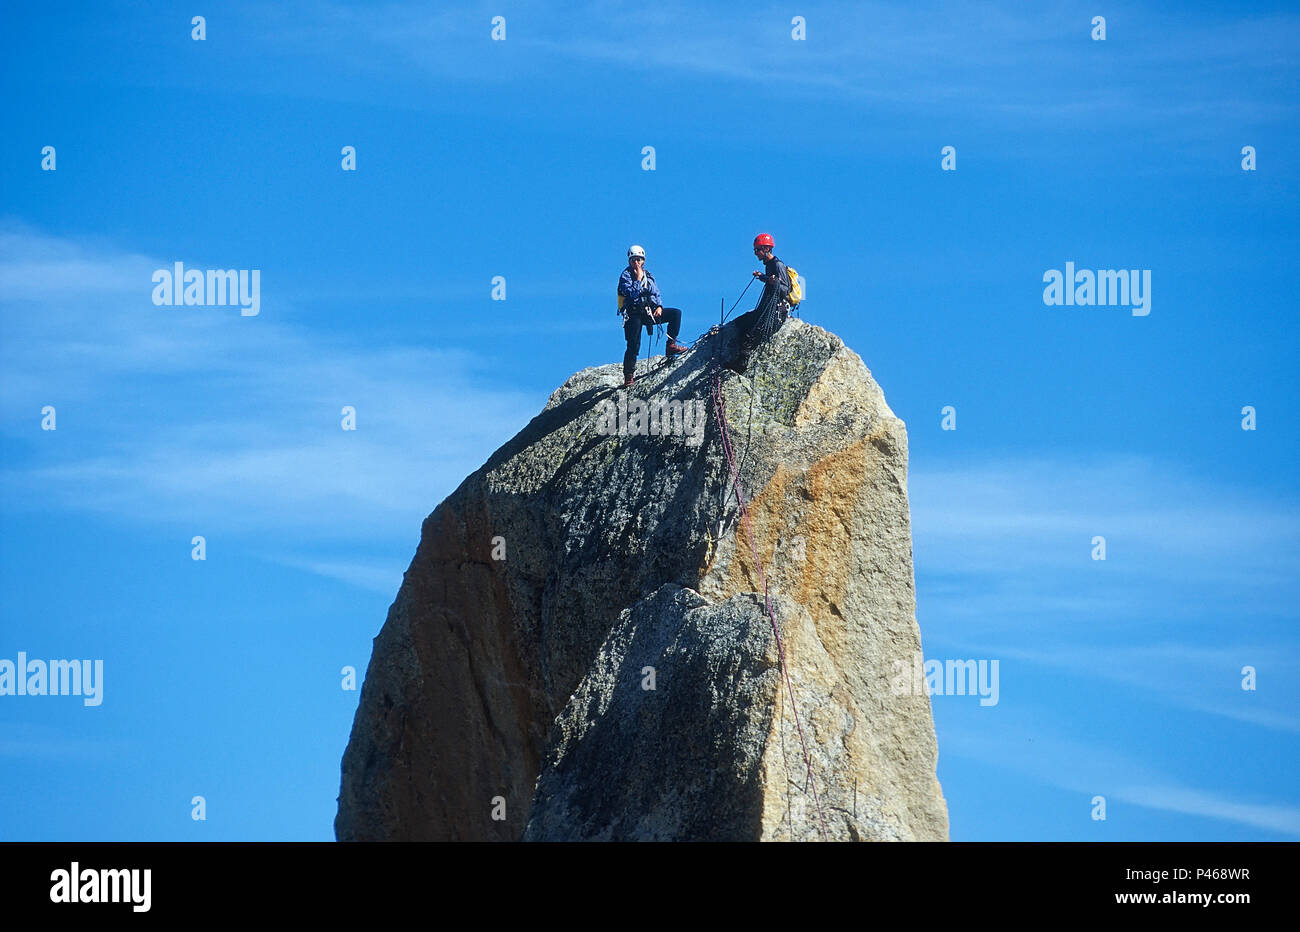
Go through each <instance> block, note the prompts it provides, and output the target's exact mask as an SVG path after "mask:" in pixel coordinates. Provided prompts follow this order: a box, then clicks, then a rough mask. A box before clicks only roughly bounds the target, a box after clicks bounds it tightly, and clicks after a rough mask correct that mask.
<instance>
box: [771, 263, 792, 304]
mask: <svg viewBox="0 0 1300 932" xmlns="http://www.w3.org/2000/svg"><path fill="white" fill-rule="evenodd" d="M773 264H774V265H775V266H776V278H775V280H774V281H773V282H772V287H773V288H775V289H776V296H777V297H778V298H779V299H781V300H782V301H784V300H785V299H786V298H788V297H789V296H790V273H788V272H787V271H786V270H785V263H784V262H782V261H781V260H780V259H776V260H775V261H774V262H773Z"/></svg>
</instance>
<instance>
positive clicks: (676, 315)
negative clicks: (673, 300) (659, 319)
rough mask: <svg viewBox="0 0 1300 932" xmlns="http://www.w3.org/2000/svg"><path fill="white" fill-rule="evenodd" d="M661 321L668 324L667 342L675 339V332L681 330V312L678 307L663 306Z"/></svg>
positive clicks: (677, 332)
mask: <svg viewBox="0 0 1300 932" xmlns="http://www.w3.org/2000/svg"><path fill="white" fill-rule="evenodd" d="M663 322H664V323H666V324H667V325H668V342H669V343H671V342H673V341H674V340H676V339H677V334H679V333H681V332H682V312H681V309H680V308H675V307H666V308H664V316H663Z"/></svg>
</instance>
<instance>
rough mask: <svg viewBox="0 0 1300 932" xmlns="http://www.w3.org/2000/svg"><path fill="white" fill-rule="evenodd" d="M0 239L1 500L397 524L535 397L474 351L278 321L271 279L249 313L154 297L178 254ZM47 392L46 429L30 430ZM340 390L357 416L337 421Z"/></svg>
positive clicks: (181, 515)
mask: <svg viewBox="0 0 1300 932" xmlns="http://www.w3.org/2000/svg"><path fill="white" fill-rule="evenodd" d="M0 257H2V258H0V284H2V285H3V289H4V290H3V292H0V315H2V316H0V337H2V339H0V367H2V368H3V376H2V377H0V378H2V380H0V391H2V392H3V395H4V398H5V402H6V404H5V408H4V410H5V412H6V420H5V421H4V422H3V424H0V429H3V431H4V433H5V436H6V441H7V444H8V446H9V450H10V455H9V456H8V457H7V462H6V468H5V470H4V482H5V488H6V500H5V507H6V508H7V509H23V508H39V509H42V510H48V509H50V508H51V507H53V508H59V509H68V510H72V511H95V512H101V513H107V514H111V515H114V516H116V517H119V518H122V519H125V520H129V521H133V522H180V523H182V524H184V525H185V526H187V527H193V528H195V529H196V530H195V533H209V534H211V533H216V532H218V531H235V532H244V533H257V534H259V535H272V536H274V537H277V538H279V539H280V540H282V541H297V542H301V543H306V542H310V541H336V542H337V541H357V540H366V539H369V540H374V539H392V538H393V537H394V536H395V535H400V539H402V540H407V539H409V538H410V537H411V535H413V534H414V533H416V531H418V527H419V521H420V520H421V519H422V518H423V517H424V515H425V514H427V513H428V512H429V511H430V510H431V509H432V508H433V506H434V505H436V504H437V502H438V501H439V500H440V499H441V498H442V497H443V496H445V495H446V494H447V493H448V492H449V491H450V490H451V489H452V488H454V487H455V485H456V484H458V483H459V482H460V480H461V479H463V478H464V477H465V475H467V474H468V473H469V472H471V471H472V470H473V469H475V468H477V467H478V466H479V465H481V463H482V462H483V460H484V459H485V458H486V457H487V455H488V454H490V453H491V451H492V450H493V449H495V448H496V447H497V446H499V445H500V444H501V443H502V442H503V441H504V440H505V439H508V438H509V436H511V435H512V434H513V433H514V432H515V431H516V430H518V429H519V428H520V427H521V426H522V425H523V424H524V423H525V422H526V421H527V420H528V418H529V417H531V416H532V415H533V414H535V413H536V411H537V409H538V408H540V405H539V404H538V402H537V401H536V400H535V399H530V398H528V397H527V396H526V395H525V394H524V393H523V392H519V391H512V390H510V389H507V388H502V387H499V386H497V385H495V384H493V380H492V378H491V376H490V373H489V372H488V370H487V369H486V367H485V363H484V361H483V360H481V359H479V358H477V357H475V356H474V355H472V354H469V353H465V352H459V351H449V350H440V349H430V348H428V347H421V346H400V345H397V346H393V345H375V344H373V343H367V342H365V338H364V333H362V334H361V335H360V336H358V335H355V334H349V333H338V332H331V331H325V330H311V329H309V328H307V327H303V326H296V325H292V324H287V323H283V322H281V320H280V315H278V314H277V312H276V309H275V308H274V306H270V307H268V305H267V299H266V289H265V287H264V291H263V310H262V314H261V315H260V316H258V317H252V318H243V317H241V316H240V315H239V313H238V311H237V310H236V309H233V308H220V307H180V308H177V307H156V306H154V305H153V304H152V302H151V300H150V294H151V290H152V283H151V281H150V276H151V274H152V271H153V270H154V269H157V268H165V267H169V266H170V264H171V261H172V259H171V258H165V259H164V258H158V257H145V256H142V255H139V254H136V253H132V252H130V251H128V250H122V249H119V248H114V247H112V246H111V245H106V244H104V243H87V242H81V241H77V240H69V239H65V238H60V237H51V236H46V235H43V234H40V233H38V232H35V231H32V230H30V229H28V228H24V227H21V226H18V225H16V224H13V223H9V224H7V225H6V226H5V227H3V228H0ZM270 277H271V276H269V275H264V281H265V280H266V279H268V278H270ZM47 404H49V405H54V406H55V408H56V410H57V416H58V429H57V430H56V431H54V432H52V433H51V432H45V431H42V430H40V417H41V413H40V412H41V408H42V406H44V405H47ZM344 405H351V406H354V407H355V409H356V412H357V414H356V418H357V430H355V431H344V430H342V428H341V420H342V417H343V415H342V408H343V406H344ZM202 529H207V530H206V532H205V531H204V530H202ZM318 568H320V567H318ZM332 569H333V571H334V574H335V575H337V576H339V577H340V578H348V579H350V580H351V581H353V582H356V583H358V584H362V585H366V586H367V587H376V586H377V585H378V577H377V576H375V575H371V574H365V573H361V574H358V573H353V572H348V571H346V570H345V568H344V567H343V565H342V564H339V565H335V566H333V567H332Z"/></svg>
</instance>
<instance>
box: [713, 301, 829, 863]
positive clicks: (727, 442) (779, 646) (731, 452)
mask: <svg viewBox="0 0 1300 932" xmlns="http://www.w3.org/2000/svg"><path fill="white" fill-rule="evenodd" d="M737 303H739V302H737ZM733 309H734V306H733ZM712 375H713V384H712V386H711V388H710V395H711V396H712V400H713V410H714V413H715V414H716V415H717V418H718V433H719V437H720V438H721V441H722V452H723V455H724V456H725V457H726V460H727V467H728V469H730V471H731V483H732V486H733V487H734V488H735V491H736V504H737V506H738V507H739V509H740V524H741V527H742V528H743V529H744V531H745V537H746V538H747V539H748V540H749V548H750V553H751V554H752V556H753V559H754V566H755V568H756V569H757V570H758V581H759V582H760V583H761V584H762V586H763V604H764V606H765V607H766V608H767V617H768V618H769V619H770V620H771V622H772V633H773V634H774V635H775V636H776V652H777V657H778V658H779V659H780V661H781V672H782V673H783V674H784V676H785V688H786V691H787V692H789V694H790V708H791V709H792V710H793V712H794V727H795V730H796V731H797V732H798V733H799V746H800V747H801V748H802V749H803V760H804V766H805V767H807V770H808V786H809V787H811V788H812V793H813V803H814V804H815V805H816V807H817V819H818V821H819V822H820V824H821V830H822V838H823V839H824V840H826V841H830V836H829V835H828V834H827V831H826V815H825V813H823V812H822V803H821V797H820V796H819V795H818V793H817V781H816V780H815V779H814V778H813V769H812V756H811V755H810V754H809V753H808V742H807V741H806V740H805V739H804V734H803V725H802V724H801V723H800V721H799V706H798V703H796V702H795V698H794V684H793V683H791V682H790V668H789V666H787V664H786V662H785V642H784V641H783V640H782V638H781V626H780V625H778V624H777V622H776V613H775V612H774V611H772V600H771V598H770V597H769V595H768V591H767V577H766V576H765V575H764V574H763V563H762V561H761V560H760V559H759V557H758V544H757V542H756V541H755V540H754V530H753V528H752V527H751V526H750V523H749V505H748V503H747V502H746V501H745V491H744V489H743V488H742V487H741V484H740V469H739V467H738V466H737V465H736V451H735V448H734V447H733V445H732V442H731V431H730V429H729V427H728V425H727V402H726V399H725V398H724V397H723V394H722V369H721V367H720V366H719V365H718V359H717V347H716V346H715V347H714V353H713V372H712ZM751 419H752V418H751Z"/></svg>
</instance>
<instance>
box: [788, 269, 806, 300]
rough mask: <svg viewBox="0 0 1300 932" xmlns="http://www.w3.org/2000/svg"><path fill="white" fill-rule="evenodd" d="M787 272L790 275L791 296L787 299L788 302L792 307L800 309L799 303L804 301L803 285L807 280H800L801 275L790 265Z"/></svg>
mask: <svg viewBox="0 0 1300 932" xmlns="http://www.w3.org/2000/svg"><path fill="white" fill-rule="evenodd" d="M785 270H786V272H788V273H789V275H790V294H789V296H788V297H786V300H787V301H789V302H790V306H791V307H798V306H799V302H800V301H802V300H803V285H804V281H805V279H802V278H800V277H799V273H798V272H796V271H795V270H794V269H793V268H791V267H790V266H788V265H787V266H786V267H785Z"/></svg>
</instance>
